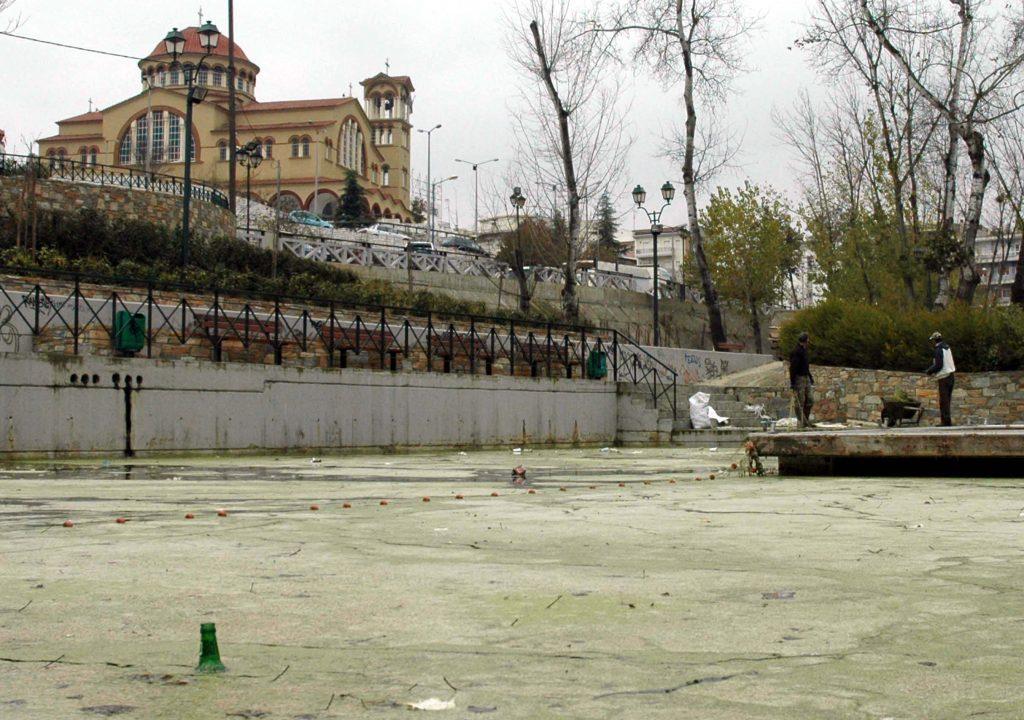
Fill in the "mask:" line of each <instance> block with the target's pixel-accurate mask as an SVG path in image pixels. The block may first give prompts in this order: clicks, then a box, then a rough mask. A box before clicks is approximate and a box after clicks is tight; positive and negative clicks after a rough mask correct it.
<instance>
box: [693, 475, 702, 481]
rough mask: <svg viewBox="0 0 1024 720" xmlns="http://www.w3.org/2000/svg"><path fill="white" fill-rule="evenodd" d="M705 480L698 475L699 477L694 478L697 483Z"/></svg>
mask: <svg viewBox="0 0 1024 720" xmlns="http://www.w3.org/2000/svg"><path fill="white" fill-rule="evenodd" d="M703 479H704V478H702V477H701V476H700V475H698V476H697V477H695V478H694V480H696V481H697V482H700V481H701V480H703Z"/></svg>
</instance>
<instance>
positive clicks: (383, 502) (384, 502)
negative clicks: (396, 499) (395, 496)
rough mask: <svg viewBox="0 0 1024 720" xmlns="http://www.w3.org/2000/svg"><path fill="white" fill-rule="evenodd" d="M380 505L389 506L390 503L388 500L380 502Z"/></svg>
mask: <svg viewBox="0 0 1024 720" xmlns="http://www.w3.org/2000/svg"><path fill="white" fill-rule="evenodd" d="M380 504H381V505H387V504H388V501H387V500H381V501H380Z"/></svg>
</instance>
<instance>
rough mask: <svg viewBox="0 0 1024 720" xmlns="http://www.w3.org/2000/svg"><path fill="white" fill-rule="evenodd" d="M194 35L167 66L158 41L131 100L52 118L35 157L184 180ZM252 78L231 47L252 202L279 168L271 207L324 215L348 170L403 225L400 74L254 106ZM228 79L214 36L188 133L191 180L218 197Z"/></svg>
mask: <svg viewBox="0 0 1024 720" xmlns="http://www.w3.org/2000/svg"><path fill="white" fill-rule="evenodd" d="M198 30H199V28H196V27H190V28H186V29H185V30H183V31H181V32H182V34H183V35H184V36H185V51H184V53H183V54H181V55H179V56H178V62H177V63H173V60H174V58H173V57H172V56H171V55H170V54H168V53H167V49H166V47H165V44H164V42H163V41H161V42H160V43H159V44H158V45H157V46H156V48H155V49H154V50H153V52H152V53H150V54H149V56H148V57H146V58H145V59H143V60H141V61H140V62H139V68H140V69H141V71H142V75H141V79H142V91H141V92H140V93H139V94H138V95H135V96H133V97H130V98H128V99H126V100H122V101H121V102H119V103H116V104H114V105H111V106H110V107H108V108H105V109H103V110H96V111H94V112H88V113H85V114H83V115H76V116H74V117H70V118H67V119H65V120H60V121H58V122H57V126H58V128H59V132H58V133H57V134H56V135H53V136H52V137H47V138H43V139H41V140H39V154H40V155H42V156H45V157H64V158H66V159H68V160H75V161H80V162H83V163H88V164H93V165H96V164H100V165H115V166H121V167H130V168H134V169H146V170H149V171H152V172H159V173H164V174H170V175H178V176H180V175H182V174H183V173H184V152H183V148H184V147H185V143H184V142H183V140H182V138H183V133H184V132H185V128H184V125H185V98H186V93H187V90H188V78H189V76H191V75H192V73H193V70H194V68H196V67H197V66H198V64H199V61H200V60H201V59H202V58H203V57H204V55H205V51H204V49H203V48H202V47H201V44H200V38H199V32H198ZM259 74H260V68H259V66H257V65H256V64H255V63H254V62H252V61H251V60H250V59H249V58H248V57H247V56H246V54H245V52H244V51H243V50H242V48H241V47H239V46H238V45H235V88H236V103H237V105H236V107H237V111H236V138H237V142H238V145H239V146H244V145H245V144H246V143H248V142H250V141H251V140H256V141H257V142H258V143H259V144H260V146H261V148H262V152H263V157H264V160H263V162H262V164H261V165H260V166H259V167H257V168H256V169H254V170H253V171H252V178H251V185H252V194H253V197H254V198H255V199H258V200H260V201H262V202H265V203H268V204H271V205H273V204H275V202H276V201H277V199H278V198H277V184H278V180H277V174H278V165H279V166H280V176H281V179H280V188H281V190H280V205H279V207H280V208H281V210H283V211H286V212H287V211H291V210H297V209H304V210H312V211H314V212H317V213H320V214H323V215H331V214H333V212H334V208H335V207H336V206H337V201H338V197H339V195H340V193H341V192H342V191H343V188H344V183H345V177H346V175H347V173H348V171H349V170H354V171H355V172H356V173H357V174H358V176H359V182H360V184H361V185H362V186H363V188H364V189H365V190H366V197H367V201H368V205H369V207H368V210H369V211H370V213H371V214H372V215H373V216H374V217H377V218H383V219H394V220H396V221H402V222H411V220H412V208H411V202H410V197H409V194H410V187H411V176H410V160H409V159H410V145H411V141H412V124H411V123H410V117H411V115H412V106H413V99H412V95H413V92H414V88H413V85H412V81H411V80H410V79H409V78H408V77H405V76H391V75H389V74H386V73H378V74H377V75H375V76H373V77H371V78H368V79H366V80H364V81H363V82H362V83H361V85H362V88H363V99H362V102H361V103H360V101H359V100H357V99H356V98H354V97H335V98H323V99H316V100H280V101H271V102H261V101H259V100H257V99H256V83H257V78H258V76H259ZM228 75H229V73H228V40H227V37H226V36H221V37H220V40H219V42H218V43H217V46H216V47H215V48H214V49H213V51H212V53H211V54H210V55H209V56H207V57H206V58H205V60H204V61H203V66H202V68H201V69H200V70H199V71H198V72H197V73H195V84H196V86H199V87H202V88H204V89H206V91H207V94H206V98H205V99H204V100H203V102H201V103H199V104H197V105H194V107H193V121H192V127H191V128H190V130H189V131H190V132H191V133H192V137H193V147H194V156H193V162H192V177H193V179H195V180H197V181H201V182H204V183H206V184H208V185H212V186H215V187H219V188H222V189H225V190H226V188H227V185H228V171H229V168H228V163H229V162H230V153H229V145H228V142H229V140H228V83H229V82H230V79H229V77H228ZM245 172H246V171H245V168H243V167H239V168H238V169H237V177H238V180H237V186H236V190H237V192H238V194H239V195H243V194H244V193H245Z"/></svg>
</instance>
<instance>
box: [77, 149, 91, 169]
mask: <svg viewBox="0 0 1024 720" xmlns="http://www.w3.org/2000/svg"><path fill="white" fill-rule="evenodd" d="M78 161H79V162H80V163H82V164H83V165H85V164H86V163H87V162H89V148H87V147H86V146H85V145H83V146H82V147H80V148H78Z"/></svg>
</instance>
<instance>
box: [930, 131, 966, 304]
mask: <svg viewBox="0 0 1024 720" xmlns="http://www.w3.org/2000/svg"><path fill="white" fill-rule="evenodd" d="M958 145H959V137H958V136H957V133H956V127H955V126H954V125H953V123H949V143H948V145H947V146H946V153H945V156H944V162H943V172H944V174H945V176H944V178H943V185H942V204H941V205H940V206H939V213H940V215H939V242H938V247H940V248H943V250H945V249H946V248H948V247H950V246H951V245H952V237H953V212H954V211H955V209H956V207H955V203H956V172H957V166H958V163H957V147H958ZM938 260H939V261H940V262H939V263H938V265H939V270H938V273H939V278H938V288H937V289H936V291H935V300H934V301H933V303H932V304H933V305H935V307H940V308H944V307H946V306H947V305H949V300H950V295H951V293H950V287H949V268H948V267H947V266H946V258H938Z"/></svg>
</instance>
